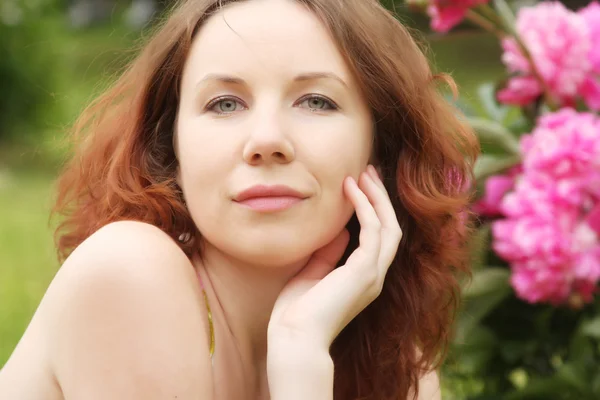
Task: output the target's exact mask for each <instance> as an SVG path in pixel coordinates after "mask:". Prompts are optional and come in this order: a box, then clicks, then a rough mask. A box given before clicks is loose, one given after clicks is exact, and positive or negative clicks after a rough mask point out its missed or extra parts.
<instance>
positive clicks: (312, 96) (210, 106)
mask: <svg viewBox="0 0 600 400" xmlns="http://www.w3.org/2000/svg"><path fill="white" fill-rule="evenodd" d="M311 99H319V100H323V101H324V102H325V103H327V104H328V106H329V107H330V108H329V109H325V110H321V109H310V108H309V110H310V111H311V112H319V111H336V110H339V106H338V105H337V104H336V103H335V102H334V101H333V100H330V99H329V98H327V97H325V96H322V95H318V94H310V95H306V96H304V97H303V98H301V99H300V103H303V102H305V101H306V100H311ZM226 100H233V101H235V102H240V100H239V99H238V98H237V97H231V96H221V97H217V98H216V99H214V100H212V101H211V102H210V103H208V104H207V105H206V110H207V111H211V112H214V113H216V114H218V115H229V114H231V113H232V112H222V111H215V110H213V108H214V107H215V106H216V105H218V104H219V103H221V102H223V101H226Z"/></svg>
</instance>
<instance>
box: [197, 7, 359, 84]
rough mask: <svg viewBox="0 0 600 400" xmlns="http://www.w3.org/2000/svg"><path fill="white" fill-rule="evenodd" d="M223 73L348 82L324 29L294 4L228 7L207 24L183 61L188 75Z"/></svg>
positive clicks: (345, 68)
mask: <svg viewBox="0 0 600 400" xmlns="http://www.w3.org/2000/svg"><path fill="white" fill-rule="evenodd" d="M223 68H227V71H228V72H233V73H236V72H237V73H239V74H242V73H244V74H247V73H256V74H261V75H264V76H276V75H281V74H286V75H287V74H288V73H289V74H296V73H301V72H306V71H315V70H318V71H321V70H323V71H331V72H334V73H336V74H339V75H340V77H341V78H342V79H344V80H346V81H347V82H348V81H351V76H350V73H349V70H348V68H347V65H346V64H345V61H344V59H343V57H342V55H341V53H340V52H339V50H338V49H337V47H336V43H335V42H334V40H333V38H332V37H331V35H330V33H329V31H328V30H327V28H326V27H325V26H324V25H323V24H322V22H321V21H320V20H319V19H318V17H317V16H316V15H314V14H313V13H312V12H311V11H310V10H308V9H307V8H306V7H305V6H303V5H302V4H300V3H299V2H296V1H294V0H249V1H244V2H240V3H233V4H230V5H228V6H227V7H225V8H224V9H223V10H221V11H219V12H218V13H217V14H215V15H213V16H211V17H210V18H208V19H207V20H206V21H205V23H204V24H203V26H202V27H201V28H200V29H199V31H198V33H197V35H196V37H195V39H194V43H193V45H192V48H191V50H190V54H189V57H188V68H187V69H188V70H190V73H191V74H193V75H197V74H202V73H204V72H206V71H211V72H215V70H218V71H221V70H223Z"/></svg>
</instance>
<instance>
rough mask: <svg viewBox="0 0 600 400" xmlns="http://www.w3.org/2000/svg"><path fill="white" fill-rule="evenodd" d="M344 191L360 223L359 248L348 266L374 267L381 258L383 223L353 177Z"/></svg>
mask: <svg viewBox="0 0 600 400" xmlns="http://www.w3.org/2000/svg"><path fill="white" fill-rule="evenodd" d="M344 189H345V191H346V196H347V197H348V199H349V200H350V202H351V203H352V205H353V206H354V210H355V211H356V217H357V218H358V222H359V223H360V234H359V238H358V240H359V247H358V248H357V249H356V250H355V251H354V253H352V255H351V256H350V258H349V259H348V263H347V264H352V265H373V266H374V265H375V264H376V263H377V260H378V258H379V250H380V244H381V222H380V221H379V218H378V217H377V213H376V212H375V210H374V208H373V206H372V205H371V203H370V201H369V199H368V198H367V195H366V193H364V192H363V191H362V190H361V189H360V188H359V187H358V184H357V183H356V181H355V180H354V179H353V178H352V177H348V178H346V180H345V181H344ZM357 258H358V260H356V259H357ZM351 260H352V262H350V261H351Z"/></svg>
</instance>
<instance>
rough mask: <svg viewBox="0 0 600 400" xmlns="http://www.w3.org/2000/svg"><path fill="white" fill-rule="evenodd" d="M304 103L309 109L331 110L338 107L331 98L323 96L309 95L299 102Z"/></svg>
mask: <svg viewBox="0 0 600 400" xmlns="http://www.w3.org/2000/svg"><path fill="white" fill-rule="evenodd" d="M304 103H306V104H307V105H308V107H307V108H308V109H309V110H310V111H331V110H337V109H338V108H339V107H338V106H337V104H335V103H334V102H333V101H332V100H329V99H328V98H326V97H324V96H317V95H310V96H307V97H305V98H304V99H302V100H301V102H300V104H304Z"/></svg>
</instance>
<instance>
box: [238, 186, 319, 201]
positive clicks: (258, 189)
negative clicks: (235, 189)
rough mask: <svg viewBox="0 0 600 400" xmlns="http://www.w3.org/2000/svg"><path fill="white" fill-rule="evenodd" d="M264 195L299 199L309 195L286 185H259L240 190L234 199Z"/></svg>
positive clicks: (261, 196) (246, 198)
mask: <svg viewBox="0 0 600 400" xmlns="http://www.w3.org/2000/svg"><path fill="white" fill-rule="evenodd" d="M263 197H295V198H298V199H305V198H306V197H308V196H305V195H303V194H302V193H300V192H299V191H297V190H294V189H292V188H291V187H289V186H285V185H273V186H267V185H257V186H252V187H251V188H248V189H246V190H244V191H243V192H240V193H239V194H238V195H237V196H235V197H234V200H235V201H237V202H243V201H246V200H248V199H254V198H263Z"/></svg>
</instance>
